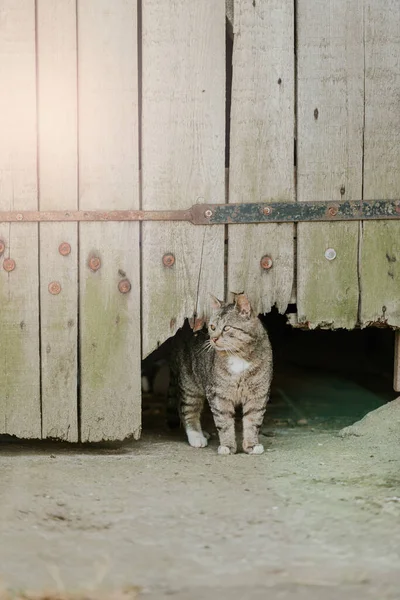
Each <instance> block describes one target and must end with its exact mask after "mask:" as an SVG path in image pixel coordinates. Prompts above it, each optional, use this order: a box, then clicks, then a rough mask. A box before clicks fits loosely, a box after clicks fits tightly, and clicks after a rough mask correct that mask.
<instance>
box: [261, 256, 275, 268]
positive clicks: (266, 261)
mask: <svg viewBox="0 0 400 600" xmlns="http://www.w3.org/2000/svg"><path fill="white" fill-rule="evenodd" d="M260 265H261V267H262V268H263V269H270V268H271V267H272V258H271V257H270V256H267V255H265V256H263V257H262V259H261V260H260Z"/></svg>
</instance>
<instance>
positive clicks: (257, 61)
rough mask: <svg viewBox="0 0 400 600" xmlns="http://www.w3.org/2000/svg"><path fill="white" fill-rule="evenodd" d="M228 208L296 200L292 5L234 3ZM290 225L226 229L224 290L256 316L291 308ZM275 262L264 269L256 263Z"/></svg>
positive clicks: (279, 0)
mask: <svg viewBox="0 0 400 600" xmlns="http://www.w3.org/2000/svg"><path fill="white" fill-rule="evenodd" d="M234 8H235V10H234V14H235V20H234V23H235V26H234V35H235V37H234V47H233V48H234V51H233V83H232V108H231V136H230V170H229V173H230V179H229V202H234V203H235V202H268V203H273V202H279V200H285V201H293V200H295V188H294V161H293V146H294V114H295V112H294V51H293V45H294V5H293V2H292V1H291V0H284V1H282V0H265V1H264V2H256V3H253V2H251V1H250V2H247V1H246V2H243V1H242V0H236V2H235V7H234ZM293 234H294V226H293V225H291V224H277V225H272V224H271V225H230V226H229V259H228V290H229V291H231V292H240V291H246V293H247V294H248V295H249V298H250V300H251V302H252V305H253V307H254V309H255V310H256V311H257V312H258V313H266V312H269V311H270V310H271V308H272V306H274V305H276V306H277V308H278V310H279V312H281V313H283V312H284V311H285V310H286V307H287V305H288V303H289V300H290V296H291V292H292V287H293V272H294V242H293ZM264 255H268V256H270V257H271V258H272V260H273V266H272V268H271V269H268V270H265V269H263V268H262V267H261V265H260V260H261V258H262V257H263V256H264Z"/></svg>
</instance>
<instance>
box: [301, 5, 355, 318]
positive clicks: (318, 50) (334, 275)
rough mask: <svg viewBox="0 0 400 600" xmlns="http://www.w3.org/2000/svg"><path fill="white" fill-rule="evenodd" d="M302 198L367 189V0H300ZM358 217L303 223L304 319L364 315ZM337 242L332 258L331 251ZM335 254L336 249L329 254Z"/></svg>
mask: <svg viewBox="0 0 400 600" xmlns="http://www.w3.org/2000/svg"><path fill="white" fill-rule="evenodd" d="M297 19H298V22H297V35H298V37H297V40H298V41H297V53H298V54H297V73H298V103H297V107H298V137H297V140H298V141H297V182H298V195H297V198H298V200H299V201H300V202H301V201H304V200H340V199H342V200H346V199H348V200H352V199H354V200H358V199H360V198H361V194H362V143H363V135H362V133H363V114H364V97H363V88H364V56H363V2H362V0H327V1H325V0H299V1H298V3H297ZM358 227H359V226H358V224H357V223H346V224H336V223H333V224H330V223H327V224H322V223H318V224H314V223H310V224H309V223H301V224H299V225H298V230H297V236H298V260H297V277H298V283H297V305H298V314H299V321H300V322H308V323H309V326H310V327H311V328H312V327H316V326H318V325H319V324H324V325H325V326H326V325H330V326H332V327H335V328H339V327H344V328H352V327H354V325H355V324H356V322H357V313H358V298H359V285H358V273H357V261H358V256H357V254H358ZM328 249H333V250H334V251H335V253H336V257H335V258H334V259H333V260H329V259H328V258H326V257H325V252H326V250H328ZM328 256H332V253H331V254H328Z"/></svg>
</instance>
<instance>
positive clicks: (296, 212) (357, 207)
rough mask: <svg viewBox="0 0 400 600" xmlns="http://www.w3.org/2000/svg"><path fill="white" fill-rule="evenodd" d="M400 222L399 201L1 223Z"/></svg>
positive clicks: (5, 216)
mask: <svg viewBox="0 0 400 600" xmlns="http://www.w3.org/2000/svg"><path fill="white" fill-rule="evenodd" d="M381 219H400V200H373V201H353V202H349V201H346V202H277V203H273V204H265V203H264V204H263V203H258V204H255V203H254V204H253V203H248V204H246V203H244V204H195V205H194V206H192V208H190V209H189V210H147V211H146V210H113V211H99V210H93V211H80V210H77V211H4V212H0V223H32V222H36V223H43V222H63V221H66V222H71V221H75V222H90V221H102V222H106V221H187V222H190V223H193V224H194V225H225V224H229V223H235V224H240V223H243V224H245V223H297V222H302V221H308V222H312V221H315V222H318V221H360V220H362V221H364V220H365V221H369V220H381Z"/></svg>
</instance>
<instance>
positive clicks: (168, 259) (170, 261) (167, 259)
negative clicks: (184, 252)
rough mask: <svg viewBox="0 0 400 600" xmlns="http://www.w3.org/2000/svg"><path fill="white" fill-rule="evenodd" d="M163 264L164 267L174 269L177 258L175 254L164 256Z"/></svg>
mask: <svg viewBox="0 0 400 600" xmlns="http://www.w3.org/2000/svg"><path fill="white" fill-rule="evenodd" d="M162 262H163V265H164V267H172V266H173V265H174V263H175V256H174V255H173V254H164V256H163V257H162Z"/></svg>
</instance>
